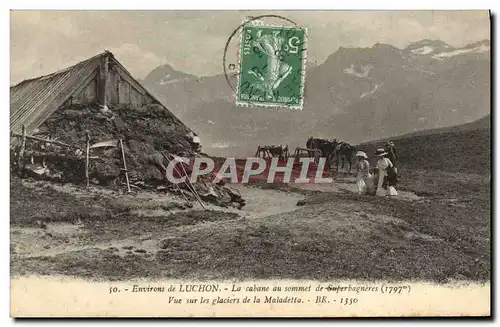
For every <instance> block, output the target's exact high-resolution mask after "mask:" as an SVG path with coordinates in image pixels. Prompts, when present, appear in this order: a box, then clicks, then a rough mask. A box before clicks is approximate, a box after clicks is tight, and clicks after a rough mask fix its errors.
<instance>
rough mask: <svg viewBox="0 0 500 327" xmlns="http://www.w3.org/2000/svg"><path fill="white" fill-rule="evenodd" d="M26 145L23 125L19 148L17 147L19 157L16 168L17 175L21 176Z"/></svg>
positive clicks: (24, 126)
mask: <svg viewBox="0 0 500 327" xmlns="http://www.w3.org/2000/svg"><path fill="white" fill-rule="evenodd" d="M25 147H26V125H23V135H22V141H21V148H20V149H19V157H18V158H17V160H18V161H17V169H18V170H19V175H20V176H21V177H23V174H24V148H25Z"/></svg>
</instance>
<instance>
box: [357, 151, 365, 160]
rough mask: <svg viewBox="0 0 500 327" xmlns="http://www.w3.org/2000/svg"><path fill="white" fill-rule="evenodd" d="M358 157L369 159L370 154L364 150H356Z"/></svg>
mask: <svg viewBox="0 0 500 327" xmlns="http://www.w3.org/2000/svg"><path fill="white" fill-rule="evenodd" d="M356 157H363V158H365V159H368V156H367V155H366V153H364V152H363V151H358V152H356Z"/></svg>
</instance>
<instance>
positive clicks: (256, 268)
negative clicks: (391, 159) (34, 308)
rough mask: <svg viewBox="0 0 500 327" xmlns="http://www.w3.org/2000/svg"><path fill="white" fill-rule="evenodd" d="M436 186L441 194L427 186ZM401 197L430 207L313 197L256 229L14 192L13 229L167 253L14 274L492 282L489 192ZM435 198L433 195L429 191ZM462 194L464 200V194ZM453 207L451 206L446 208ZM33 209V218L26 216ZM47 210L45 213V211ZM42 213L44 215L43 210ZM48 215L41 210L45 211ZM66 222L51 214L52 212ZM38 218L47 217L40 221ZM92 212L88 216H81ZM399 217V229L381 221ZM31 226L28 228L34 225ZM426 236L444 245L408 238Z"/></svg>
mask: <svg viewBox="0 0 500 327" xmlns="http://www.w3.org/2000/svg"><path fill="white" fill-rule="evenodd" d="M430 183H437V184H438V185H440V187H439V188H435V187H433V188H428V187H425V186H426V185H429V184H430ZM400 188H402V189H406V190H412V191H416V192H417V193H418V192H420V193H422V192H423V191H422V190H426V191H427V192H428V193H427V194H426V195H427V199H429V200H430V201H426V202H407V201H398V200H391V199H379V198H373V197H361V198H359V197H357V196H355V195H353V194H345V195H340V196H339V195H335V196H334V195H332V194H316V193H315V194H312V193H311V194H307V199H306V201H305V202H306V204H305V205H304V206H302V207H300V208H299V209H298V210H297V211H295V212H292V213H287V214H280V215H274V216H270V217H266V218H265V219H260V220H245V219H240V218H238V217H236V216H235V215H234V214H233V215H232V214H226V213H215V212H209V213H207V212H201V211H193V212H180V213H178V214H173V215H171V216H169V217H168V218H167V217H164V216H158V217H150V218H140V219H138V218H137V217H135V216H133V215H131V214H130V210H129V209H130V208H124V207H119V206H116V205H112V204H110V203H105V202H104V201H103V200H98V199H95V200H94V206H95V205H101V206H103V207H108V208H109V209H108V211H106V210H101V214H100V215H99V214H97V215H96V214H91V213H89V212H88V211H86V210H87V209H88V207H89V204H88V203H86V204H85V203H82V202H81V200H79V199H76V198H74V197H73V196H72V195H64V196H61V195H56V194H54V193H52V192H51V191H49V190H45V189H42V190H36V191H33V190H27V189H26V188H25V187H23V186H22V185H21V184H20V183H18V182H16V181H14V182H12V184H11V189H12V195H13V196H14V198H15V200H13V201H12V203H11V215H12V217H11V225H12V226H18V225H25V224H26V223H27V221H26V220H27V219H29V218H28V217H29V216H32V215H35V216H36V217H38V218H39V219H41V220H55V218H53V217H58V218H57V219H58V220H62V221H72V219H74V215H75V214H78V213H80V212H83V213H84V214H83V215H81V219H82V220H83V222H84V224H85V229H86V230H88V231H90V232H92V233H91V234H85V235H82V236H77V237H79V238H81V239H80V241H81V242H85V243H86V244H90V245H92V244H96V243H98V242H103V241H108V240H111V239H115V240H116V239H125V238H127V237H140V236H144V235H153V236H155V237H157V238H158V240H161V239H163V241H160V247H161V248H162V250H160V251H158V252H156V253H155V254H154V256H153V257H149V258H148V257H145V256H141V255H139V254H137V253H130V254H129V255H127V256H126V257H125V258H122V257H120V256H118V255H116V254H114V253H113V251H112V250H99V249H94V250H92V251H75V252H69V253H64V254H60V255H56V256H53V257H38V258H16V257H14V258H13V260H12V263H11V270H12V273H13V274H15V275H18V274H33V273H36V274H44V275H45V274H55V273H58V274H65V275H73V276H80V277H86V278H94V279H103V278H104V279H112V280H120V279H128V278H136V277H154V278H158V277H171V278H194V279H200V278H201V279H203V278H294V279H295V278H298V279H301V278H315V279H320V280H331V279H336V278H340V279H342V278H357V279H366V280H371V279H384V280H408V279H413V280H432V281H438V282H445V281H447V280H448V279H450V278H458V279H466V280H479V281H485V280H488V279H489V278H490V273H489V270H490V198H489V183H486V182H484V181H481V180H478V179H476V178H473V177H470V176H469V175H459V176H457V175H456V174H443V173H439V172H437V173H430V174H423V173H420V174H415V175H414V178H412V179H411V180H406V181H405V182H403V183H402V184H401V185H400ZM430 191H432V192H430ZM459 191H460V192H459ZM450 198H452V199H456V201H454V202H448V201H446V200H447V199H450ZM28 200H29V201H31V202H32V205H31V206H30V207H31V208H33V209H30V208H26V206H25V205H24V204H25V203H26V201H28ZM49 202H50V203H51V206H50V207H49V208H47V209H43V208H44V206H45V205H46V204H47V203H49ZM39 210H40V211H39ZM43 210H45V211H43ZM56 211H57V212H60V213H61V214H60V215H53V213H54V212H56ZM39 212H42V214H39ZM85 212H87V213H85ZM388 216H391V217H394V218H396V219H399V220H396V221H392V220H385V219H386V218H384V217H388ZM30 220H31V219H30ZM408 233H410V234H411V233H425V234H427V235H430V236H431V237H433V238H435V239H439V241H426V240H423V239H412V238H408V235H409V234H408Z"/></svg>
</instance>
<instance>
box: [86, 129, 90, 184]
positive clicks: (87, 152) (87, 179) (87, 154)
mask: <svg viewBox="0 0 500 327" xmlns="http://www.w3.org/2000/svg"><path fill="white" fill-rule="evenodd" d="M85 141H86V142H87V146H86V147H85V184H86V187H89V185H90V179H89V163H90V132H89V131H86V133H85Z"/></svg>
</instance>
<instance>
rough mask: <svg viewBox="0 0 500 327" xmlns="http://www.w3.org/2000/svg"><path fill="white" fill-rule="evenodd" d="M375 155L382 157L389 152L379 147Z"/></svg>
mask: <svg viewBox="0 0 500 327" xmlns="http://www.w3.org/2000/svg"><path fill="white" fill-rule="evenodd" d="M375 155H376V156H379V157H381V156H385V155H387V152H386V151H385V150H384V149H377V150H376V151H375Z"/></svg>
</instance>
